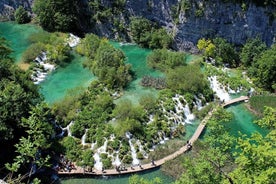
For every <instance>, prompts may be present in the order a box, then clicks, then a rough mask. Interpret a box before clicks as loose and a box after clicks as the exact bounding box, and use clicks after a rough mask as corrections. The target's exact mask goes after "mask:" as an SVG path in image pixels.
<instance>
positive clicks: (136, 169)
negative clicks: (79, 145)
mask: <svg viewBox="0 0 276 184" xmlns="http://www.w3.org/2000/svg"><path fill="white" fill-rule="evenodd" d="M248 99H249V98H248V97H247V96H241V97H238V98H235V99H232V100H229V101H227V102H225V103H223V104H221V106H222V107H226V106H228V105H231V104H234V103H237V102H241V101H246V100H248ZM214 111H216V108H214V109H213V110H211V111H210V112H209V113H208V115H207V116H205V118H204V119H203V120H202V121H201V123H200V124H199V125H198V127H197V129H196V131H195V133H194V134H193V136H192V137H191V139H190V140H189V143H190V144H191V145H193V144H194V142H195V141H197V139H198V138H199V136H200V135H201V133H202V132H203V130H204V128H205V126H206V123H207V121H208V120H209V119H210V117H211V116H212V114H213V112H214ZM188 150H189V147H188V144H186V145H184V146H182V147H181V148H180V149H179V150H177V151H176V152H174V153H172V154H170V155H168V156H166V157H164V158H162V159H160V160H156V161H154V165H152V163H148V164H143V165H141V166H135V167H127V168H126V170H125V171H120V172H119V171H117V170H116V169H107V170H104V171H103V172H102V171H99V170H93V172H86V171H84V169H83V168H82V167H78V166H76V169H73V170H71V172H62V171H59V172H58V174H59V175H61V176H62V175H66V176H70V175H81V174H83V175H91V176H103V175H104V176H112V175H120V174H131V173H137V172H141V171H145V170H149V169H153V168H156V167H160V166H161V165H163V164H164V163H165V162H167V161H169V160H173V159H175V158H176V157H177V156H179V155H181V154H183V153H185V152H186V151H188Z"/></svg>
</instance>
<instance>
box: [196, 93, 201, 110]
mask: <svg viewBox="0 0 276 184" xmlns="http://www.w3.org/2000/svg"><path fill="white" fill-rule="evenodd" d="M194 98H195V100H196V101H195V105H196V107H197V110H200V109H202V101H201V99H200V98H198V97H197V96H194Z"/></svg>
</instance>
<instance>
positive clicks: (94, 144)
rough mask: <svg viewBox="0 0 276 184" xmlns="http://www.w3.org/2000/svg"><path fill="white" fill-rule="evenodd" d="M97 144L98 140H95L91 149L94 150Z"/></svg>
mask: <svg viewBox="0 0 276 184" xmlns="http://www.w3.org/2000/svg"><path fill="white" fill-rule="evenodd" d="M96 144H97V143H96V142H94V143H92V144H91V150H94V148H95V146H96Z"/></svg>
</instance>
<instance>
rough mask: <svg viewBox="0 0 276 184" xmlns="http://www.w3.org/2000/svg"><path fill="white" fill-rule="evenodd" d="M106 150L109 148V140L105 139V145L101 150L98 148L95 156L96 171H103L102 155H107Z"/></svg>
mask: <svg viewBox="0 0 276 184" xmlns="http://www.w3.org/2000/svg"><path fill="white" fill-rule="evenodd" d="M106 148H107V139H105V142H104V144H103V145H102V146H101V147H100V148H98V149H97V152H96V153H95V154H94V155H93V157H94V160H95V164H94V167H95V169H97V170H99V171H100V170H102V168H103V163H102V162H101V158H100V155H101V154H102V153H106Z"/></svg>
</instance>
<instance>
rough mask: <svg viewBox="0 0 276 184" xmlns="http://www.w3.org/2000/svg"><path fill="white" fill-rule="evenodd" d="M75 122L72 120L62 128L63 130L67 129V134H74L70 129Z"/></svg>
mask: <svg viewBox="0 0 276 184" xmlns="http://www.w3.org/2000/svg"><path fill="white" fill-rule="evenodd" d="M73 124H74V121H71V122H70V123H69V125H67V126H66V127H65V128H62V131H65V130H66V131H67V134H68V136H72V133H71V130H70V127H71V126H72V125H73Z"/></svg>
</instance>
